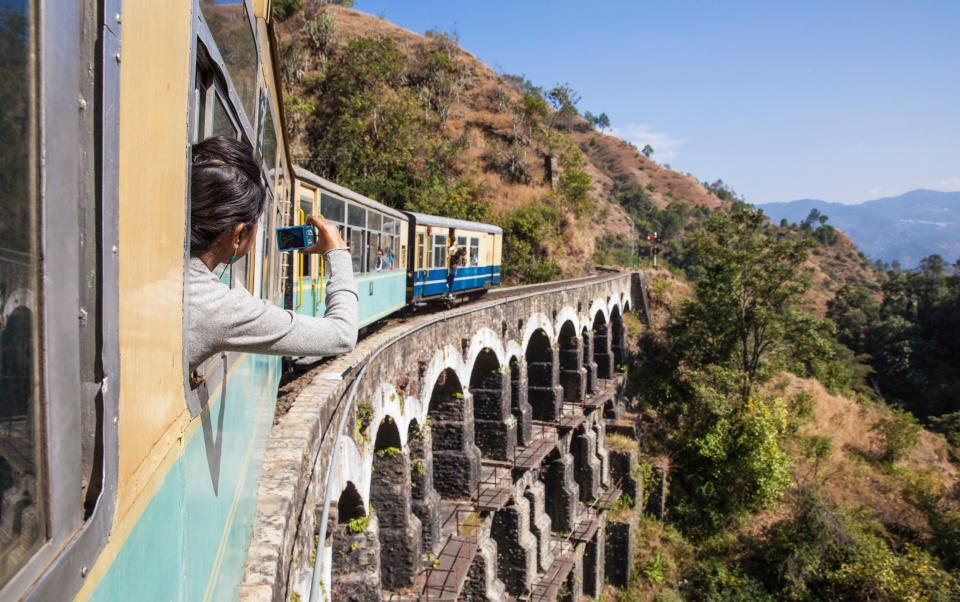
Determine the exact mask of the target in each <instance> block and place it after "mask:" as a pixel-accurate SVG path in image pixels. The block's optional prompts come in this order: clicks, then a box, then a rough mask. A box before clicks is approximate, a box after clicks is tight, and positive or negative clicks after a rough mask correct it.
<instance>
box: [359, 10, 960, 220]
mask: <svg viewBox="0 0 960 602" xmlns="http://www.w3.org/2000/svg"><path fill="white" fill-rule="evenodd" d="M355 8H357V9H359V10H362V11H365V12H368V13H372V14H375V15H381V16H384V17H385V18H387V19H389V20H391V21H393V22H395V23H397V24H399V25H401V26H403V27H406V28H408V29H411V30H413V31H416V32H420V33H422V32H424V31H425V30H428V29H438V30H441V31H445V32H448V33H451V32H455V33H456V34H457V35H458V36H459V39H460V44H461V46H463V47H464V48H465V49H466V50H468V51H469V52H471V53H473V54H474V55H476V56H477V57H478V58H480V59H481V60H483V61H484V62H486V63H487V64H489V65H490V66H492V67H494V68H496V69H497V70H500V71H503V72H507V73H517V74H524V75H526V76H527V77H528V78H530V79H531V80H532V81H534V82H535V83H537V84H539V85H544V86H551V85H553V84H554V83H556V82H569V83H570V84H571V85H572V86H573V87H574V89H576V90H577V91H578V92H580V94H581V95H582V97H583V99H582V101H581V103H580V108H581V110H589V111H591V112H593V113H599V112H601V111H603V112H606V113H607V114H608V115H609V116H610V119H611V121H612V122H613V126H614V129H615V133H617V134H618V135H620V136H621V137H624V138H626V139H628V140H630V141H632V142H635V143H637V144H638V145H640V146H641V147H642V146H643V144H646V143H650V144H651V145H652V146H653V147H654V148H655V149H656V151H657V152H656V154H655V155H654V159H656V160H658V161H659V162H661V163H669V164H670V165H671V166H672V167H673V168H675V169H679V170H681V171H689V172H691V173H692V174H693V175H695V176H696V177H697V178H698V179H700V180H710V181H713V180H715V179H717V178H723V180H724V181H725V182H727V183H728V184H729V185H731V186H732V187H733V188H734V189H736V190H737V191H738V192H740V193H742V194H744V195H745V196H746V197H747V199H748V200H749V201H751V202H754V203H764V202H770V201H786V200H792V199H797V198H804V197H811V198H821V199H824V200H829V201H839V202H860V201H864V200H867V199H872V198H877V197H880V196H889V195H894V194H899V193H902V192H906V191H908V190H911V189H914V188H934V189H938V190H960V0H942V1H939V2H928V1H923V0H902V1H900V2H888V1H884V0H874V1H870V2H868V1H854V0H850V1H846V0H835V1H833V2H826V1H820V0H809V1H806V2H786V1H781V0H762V1H761V0H758V1H752V0H751V1H745V0H744V1H739V0H726V1H719V2H718V1H715V0H714V1H702V2H693V1H680V0H675V1H668V0H657V1H630V0H607V1H595V2H572V1H567V0H562V1H554V2H548V1H545V0H512V1H509V0H486V1H483V2H465V1H454V0H446V1H443V0H358V1H357V3H356V5H355Z"/></svg>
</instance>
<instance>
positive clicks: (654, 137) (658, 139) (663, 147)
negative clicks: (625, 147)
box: [611, 123, 684, 163]
mask: <svg viewBox="0 0 960 602" xmlns="http://www.w3.org/2000/svg"><path fill="white" fill-rule="evenodd" d="M611 133H612V134H613V135H614V136H616V137H618V138H623V139H624V140H626V141H627V142H630V143H632V144H634V145H635V146H636V147H637V148H641V149H642V148H643V147H644V146H646V145H647V144H649V145H650V146H652V147H653V151H654V154H653V158H654V159H657V161H658V162H660V163H665V162H668V161H671V160H672V159H674V158H676V156H677V149H678V148H679V147H681V146H683V143H684V140H680V139H677V138H674V137H672V136H671V135H670V134H667V133H665V132H658V131H656V130H655V129H654V128H653V126H651V125H648V124H646V123H630V124H627V125H625V126H623V127H614V128H611Z"/></svg>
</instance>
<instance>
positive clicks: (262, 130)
mask: <svg viewBox="0 0 960 602" xmlns="http://www.w3.org/2000/svg"><path fill="white" fill-rule="evenodd" d="M258 129H259V131H258V133H257V137H258V138H259V140H260V141H259V142H258V143H257V148H258V149H259V150H260V156H262V157H263V162H264V163H266V165H267V169H273V167H274V166H275V165H276V164H277V130H276V129H275V128H274V125H273V110H272V109H271V108H270V99H269V97H268V96H267V94H266V93H265V92H264V93H263V94H261V95H260V127H259V128H258Z"/></svg>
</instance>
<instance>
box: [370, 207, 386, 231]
mask: <svg viewBox="0 0 960 602" xmlns="http://www.w3.org/2000/svg"><path fill="white" fill-rule="evenodd" d="M367 228H368V229H370V230H380V229H382V228H383V216H382V215H380V214H379V213H377V212H376V211H367Z"/></svg>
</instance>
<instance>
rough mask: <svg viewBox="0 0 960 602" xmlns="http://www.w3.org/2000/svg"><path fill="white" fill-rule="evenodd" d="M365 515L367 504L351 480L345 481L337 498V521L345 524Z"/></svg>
mask: <svg viewBox="0 0 960 602" xmlns="http://www.w3.org/2000/svg"><path fill="white" fill-rule="evenodd" d="M366 515H367V506H366V504H364V503H363V497H362V496H361V495H360V492H359V491H358V490H357V486H356V485H354V484H353V481H347V486H346V487H344V488H343V491H341V492H340V497H339V498H338V499H337V523H338V524H341V525H345V524H347V523H349V522H350V521H352V520H356V519H359V518H363V517H365V516H366Z"/></svg>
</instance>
